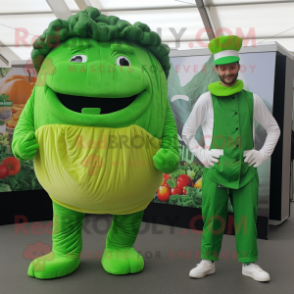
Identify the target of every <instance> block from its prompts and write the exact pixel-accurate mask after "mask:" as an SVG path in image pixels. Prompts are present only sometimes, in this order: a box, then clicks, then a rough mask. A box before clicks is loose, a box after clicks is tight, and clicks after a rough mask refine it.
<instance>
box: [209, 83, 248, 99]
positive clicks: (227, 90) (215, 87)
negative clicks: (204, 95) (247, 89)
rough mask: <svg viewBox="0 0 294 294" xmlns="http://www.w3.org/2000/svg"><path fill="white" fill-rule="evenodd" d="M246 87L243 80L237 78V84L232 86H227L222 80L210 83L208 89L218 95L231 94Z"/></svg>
mask: <svg viewBox="0 0 294 294" xmlns="http://www.w3.org/2000/svg"><path fill="white" fill-rule="evenodd" d="M243 87H244V83H243V81H242V80H237V82H236V84H235V85H233V86H231V87H226V86H223V85H222V84H221V82H220V81H217V82H213V83H210V84H209V85H208V91H210V92H211V93H212V94H214V95H216V96H222V97H223V96H230V95H233V94H236V93H238V92H241V91H242V89H243Z"/></svg>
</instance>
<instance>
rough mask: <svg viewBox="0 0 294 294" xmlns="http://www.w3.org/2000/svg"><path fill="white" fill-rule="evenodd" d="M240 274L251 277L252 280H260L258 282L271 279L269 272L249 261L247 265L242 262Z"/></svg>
mask: <svg viewBox="0 0 294 294" xmlns="http://www.w3.org/2000/svg"><path fill="white" fill-rule="evenodd" d="M242 274H243V275H244V276H248V277H251V278H253V279H254V280H256V281H260V282H266V281H269V280H270V279H271V278H270V275H269V273H267V272H266V271H264V270H263V269H262V268H261V267H260V266H259V265H257V264H256V263H250V264H248V265H246V264H244V263H243V266H242Z"/></svg>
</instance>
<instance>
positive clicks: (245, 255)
mask: <svg viewBox="0 0 294 294" xmlns="http://www.w3.org/2000/svg"><path fill="white" fill-rule="evenodd" d="M258 190H259V178H258V173H256V176H255V177H254V178H253V179H252V180H251V181H250V182H249V183H248V184H246V185H245V186H243V187H242V188H239V189H231V188H220V187H218V184H217V183H216V182H214V181H212V180H210V178H208V177H206V176H205V170H204V174H203V179H202V216H203V221H204V227H203V234H202V242H201V258H202V259H208V260H218V259H219V252H220V250H221V244H222V238H223V234H224V231H225V228H226V219H227V208H228V197H230V198H231V202H232V206H233V210H234V226H235V240H236V249H237V254H238V260H239V261H240V262H255V261H256V260H257V258H258V249H257V228H256V221H257V212H258Z"/></svg>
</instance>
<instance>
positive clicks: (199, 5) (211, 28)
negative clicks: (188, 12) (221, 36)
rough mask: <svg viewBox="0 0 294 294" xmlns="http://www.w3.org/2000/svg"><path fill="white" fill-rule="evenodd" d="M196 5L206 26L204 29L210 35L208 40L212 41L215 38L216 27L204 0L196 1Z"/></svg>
mask: <svg viewBox="0 0 294 294" xmlns="http://www.w3.org/2000/svg"><path fill="white" fill-rule="evenodd" d="M195 3H196V5H197V8H198V10H199V13H200V16H201V19H202V22H203V25H204V27H205V29H206V33H207V35H208V38H209V40H210V41H211V40H212V39H214V38H215V34H214V33H215V31H214V25H213V24H212V21H211V19H210V18H209V16H208V14H207V11H206V8H205V6H204V3H203V0H195Z"/></svg>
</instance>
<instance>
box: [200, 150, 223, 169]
mask: <svg viewBox="0 0 294 294" xmlns="http://www.w3.org/2000/svg"><path fill="white" fill-rule="evenodd" d="M221 155H224V150H223V149H210V150H207V149H204V156H203V158H202V161H201V162H202V163H203V164H204V165H205V166H206V167H207V168H210V167H211V166H214V163H218V159H217V158H219V157H220V156H221Z"/></svg>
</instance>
